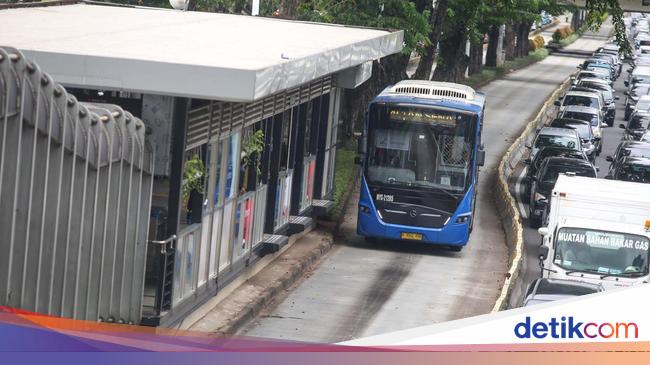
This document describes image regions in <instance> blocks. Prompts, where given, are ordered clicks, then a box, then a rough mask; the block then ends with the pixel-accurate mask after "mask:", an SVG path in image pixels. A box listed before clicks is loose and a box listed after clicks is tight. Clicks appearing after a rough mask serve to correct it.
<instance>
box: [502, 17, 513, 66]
mask: <svg viewBox="0 0 650 365" xmlns="http://www.w3.org/2000/svg"><path fill="white" fill-rule="evenodd" d="M503 50H504V51H505V56H506V60H508V61H512V60H514V59H515V26H514V24H506V34H505V36H504V37H503Z"/></svg>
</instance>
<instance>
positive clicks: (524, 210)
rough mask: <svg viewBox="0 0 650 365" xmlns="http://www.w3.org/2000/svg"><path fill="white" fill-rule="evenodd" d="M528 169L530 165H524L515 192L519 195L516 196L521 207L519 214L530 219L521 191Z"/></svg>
mask: <svg viewBox="0 0 650 365" xmlns="http://www.w3.org/2000/svg"><path fill="white" fill-rule="evenodd" d="M527 170H528V167H524V168H523V169H521V173H520V174H519V176H517V182H516V183H515V193H516V194H517V196H516V197H515V198H516V199H517V206H518V207H519V214H520V215H521V217H522V218H524V219H528V209H526V206H525V205H524V202H523V201H522V200H523V197H522V192H521V186H522V185H523V184H522V181H523V180H524V177H525V176H526V171H527Z"/></svg>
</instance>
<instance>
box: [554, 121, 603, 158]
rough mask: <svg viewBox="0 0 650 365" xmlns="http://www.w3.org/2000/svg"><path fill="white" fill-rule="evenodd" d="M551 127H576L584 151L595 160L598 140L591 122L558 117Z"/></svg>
mask: <svg viewBox="0 0 650 365" xmlns="http://www.w3.org/2000/svg"><path fill="white" fill-rule="evenodd" d="M549 127H556V128H569V129H575V130H576V131H577V132H578V136H580V140H581V142H582V151H583V152H584V153H585V155H587V157H588V158H589V160H590V161H592V162H593V161H594V160H595V159H596V140H595V138H594V133H593V131H592V130H591V123H589V122H587V121H585V120H579V119H570V118H557V119H554V120H553V121H552V122H551V124H550V125H549Z"/></svg>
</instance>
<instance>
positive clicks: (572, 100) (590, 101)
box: [562, 95, 599, 108]
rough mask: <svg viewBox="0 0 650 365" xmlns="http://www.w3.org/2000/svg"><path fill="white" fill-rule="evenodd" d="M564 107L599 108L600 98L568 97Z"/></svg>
mask: <svg viewBox="0 0 650 365" xmlns="http://www.w3.org/2000/svg"><path fill="white" fill-rule="evenodd" d="M562 105H578V106H588V107H592V108H598V107H599V105H598V98H597V97H591V96H584V95H567V96H565V97H564V102H563V103H562Z"/></svg>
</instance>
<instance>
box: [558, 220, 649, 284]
mask: <svg viewBox="0 0 650 365" xmlns="http://www.w3.org/2000/svg"><path fill="white" fill-rule="evenodd" d="M649 243H650V240H648V238H647V237H643V236H639V235H635V234H628V233H620V232H611V231H601V230H595V229H585V228H568V227H562V228H560V229H559V231H558V233H557V237H556V239H555V245H556V249H555V257H554V258H553V262H554V263H555V264H556V265H558V266H560V267H562V268H564V269H566V270H578V271H585V272H595V273H600V274H603V275H615V276H629V275H639V276H641V275H646V274H647V273H648V244H649Z"/></svg>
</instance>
